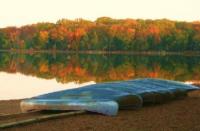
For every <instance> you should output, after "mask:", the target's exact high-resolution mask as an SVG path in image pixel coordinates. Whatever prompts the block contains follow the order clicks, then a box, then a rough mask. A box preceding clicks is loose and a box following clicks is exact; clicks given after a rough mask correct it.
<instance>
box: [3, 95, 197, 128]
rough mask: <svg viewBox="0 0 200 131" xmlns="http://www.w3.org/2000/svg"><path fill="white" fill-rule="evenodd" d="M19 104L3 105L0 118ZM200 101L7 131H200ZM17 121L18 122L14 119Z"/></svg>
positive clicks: (14, 102) (185, 101) (63, 119)
mask: <svg viewBox="0 0 200 131" xmlns="http://www.w3.org/2000/svg"><path fill="white" fill-rule="evenodd" d="M19 103H20V100H10V101H0V114H9V113H20V112H21V111H20V107H19ZM199 107H200V98H190V97H186V98H184V99H180V100H176V101H171V102H168V103H165V104H159V105H152V106H145V107H142V108H140V109H137V110H120V111H119V113H118V115H117V116H115V117H109V116H104V115H101V114H95V113H86V114H82V115H77V116H71V117H66V118H60V119H53V120H48V121H43V122H39V123H33V124H28V125H24V126H17V127H12V128H8V129H6V131H27V130H34V131H35V130H47V128H48V131H60V130H67V131H88V130H89V131H104V130H109V131H147V130H148V131H159V130H169V131H171V130H173V131H180V130H182V131H188V130H190V131H196V130H200V126H199V125H200V117H199V115H200V108H199ZM13 119H14V120H15V119H16V121H17V120H18V118H17V117H16V118H13Z"/></svg>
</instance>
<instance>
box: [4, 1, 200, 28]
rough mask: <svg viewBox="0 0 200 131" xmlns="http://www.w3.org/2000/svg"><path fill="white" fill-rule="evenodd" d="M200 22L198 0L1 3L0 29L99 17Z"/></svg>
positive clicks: (199, 4) (199, 3)
mask: <svg viewBox="0 0 200 131" xmlns="http://www.w3.org/2000/svg"><path fill="white" fill-rule="evenodd" d="M102 16H107V17H112V18H119V19H121V18H133V19H138V18H141V19H162V18H167V19H171V20H179V21H197V20H200V0H0V28H2V27H7V26H22V25H26V24H33V23H37V22H56V21H57V20H59V19H62V18H67V19H72V20H73V19H76V18H83V19H88V20H95V19H96V18H98V17H102Z"/></svg>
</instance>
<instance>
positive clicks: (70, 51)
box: [0, 49, 200, 56]
mask: <svg viewBox="0 0 200 131" xmlns="http://www.w3.org/2000/svg"><path fill="white" fill-rule="evenodd" d="M0 52H9V53H24V54H35V53H50V54H54V53H66V54H127V55H185V56H193V55H194V56H196V55H197V56H199V55H200V51H183V52H168V51H98V50H54V49H52V50H34V49H29V50H24V49H22V50H20V49H8V50H4V49H0Z"/></svg>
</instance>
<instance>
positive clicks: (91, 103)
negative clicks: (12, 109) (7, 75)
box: [21, 78, 199, 116]
mask: <svg viewBox="0 0 200 131" xmlns="http://www.w3.org/2000/svg"><path fill="white" fill-rule="evenodd" d="M198 89H199V88H198V87H196V86H192V85H186V84H184V83H181V82H176V81H170V80H162V79H149V78H146V79H135V80H129V81H119V82H109V83H99V84H94V85H89V86H84V87H81V88H76V89H68V90H63V91H58V92H53V93H48V94H44V95H40V96H36V97H33V98H30V99H26V100H23V101H22V102H21V109H22V111H23V112H29V111H34V110H86V111H90V112H97V113H101V114H105V115H110V116H114V115H116V114H117V112H118V110H119V109H129V108H138V107H142V105H144V104H148V103H163V102H165V101H169V100H173V99H176V98H179V97H183V96H185V95H186V94H187V92H188V91H192V90H198Z"/></svg>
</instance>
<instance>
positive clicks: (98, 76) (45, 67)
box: [0, 53, 200, 100]
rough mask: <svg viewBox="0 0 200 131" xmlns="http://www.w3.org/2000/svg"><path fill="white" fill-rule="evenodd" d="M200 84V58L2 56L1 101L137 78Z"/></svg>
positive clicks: (12, 54) (37, 54)
mask: <svg viewBox="0 0 200 131" xmlns="http://www.w3.org/2000/svg"><path fill="white" fill-rule="evenodd" d="M145 77H150V78H162V79H169V80H177V81H182V82H187V83H190V82H199V81H200V56H182V55H161V56H160V55H122V54H120V55H118V54H112V55H111V54H105V55H102V54H65V53H57V54H50V53H35V54H20V53H0V83H1V86H0V100H8V99H22V98H28V97H32V96H35V95H39V94H42V93H48V92H53V91H58V90H64V89H70V88H78V87H81V86H84V85H89V84H95V83H99V82H110V81H119V80H130V79H136V78H145Z"/></svg>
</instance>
